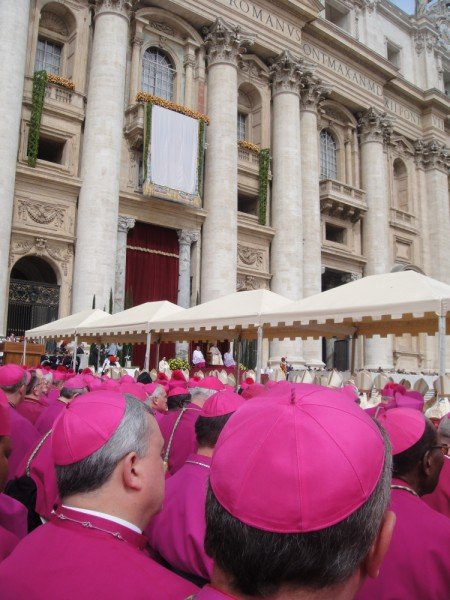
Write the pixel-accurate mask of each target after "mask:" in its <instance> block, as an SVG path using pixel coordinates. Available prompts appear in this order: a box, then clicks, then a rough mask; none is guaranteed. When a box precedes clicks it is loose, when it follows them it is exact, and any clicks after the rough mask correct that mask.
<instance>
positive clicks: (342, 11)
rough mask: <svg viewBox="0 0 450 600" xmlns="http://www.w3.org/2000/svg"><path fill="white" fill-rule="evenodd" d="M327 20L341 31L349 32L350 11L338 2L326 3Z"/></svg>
mask: <svg viewBox="0 0 450 600" xmlns="http://www.w3.org/2000/svg"><path fill="white" fill-rule="evenodd" d="M325 19H326V20H327V21H330V23H334V24H335V25H337V26H338V27H340V28H341V29H344V30H345V31H347V32H348V31H349V11H348V9H347V8H346V7H345V6H342V5H340V3H338V2H326V3H325Z"/></svg>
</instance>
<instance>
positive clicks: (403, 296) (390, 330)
mask: <svg viewBox="0 0 450 600" xmlns="http://www.w3.org/2000/svg"><path fill="white" fill-rule="evenodd" d="M449 311H450V285H447V284H445V283H442V282H440V281H437V280H436V279H432V278H430V277H426V276H425V275H422V274H420V273H417V272H415V271H402V272H397V273H386V274H382V275H371V276H368V277H363V278H362V279H358V280H357V281H353V282H351V283H347V284H345V285H342V286H339V287H337V288H334V289H332V290H328V291H326V292H322V293H321V294H316V295H314V296H310V297H308V298H304V299H303V300H299V301H297V302H293V303H291V304H289V305H288V306H284V307H282V308H281V310H277V311H274V312H273V313H271V314H267V315H266V323H267V330H268V332H269V335H270V337H279V338H283V337H286V336H289V337H309V336H308V330H309V329H310V328H311V329H314V328H316V327H317V328H321V327H322V328H323V329H324V330H325V331H329V332H331V331H332V330H333V328H334V327H341V326H347V327H349V328H351V329H353V330H354V332H355V334H357V335H364V336H365V337H372V336H374V335H380V336H382V337H385V336H387V335H389V334H394V335H403V334H405V333H409V334H411V335H418V334H419V333H426V334H428V335H434V334H436V333H438V334H439V373H440V374H441V375H443V374H444V373H445V335H446V331H447V326H448V325H449V324H450V316H449ZM320 335H325V336H327V337H329V336H330V333H322V334H320V333H318V334H316V335H314V336H313V337H319V336H320ZM331 335H333V334H331Z"/></svg>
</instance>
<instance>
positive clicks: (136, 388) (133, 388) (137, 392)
mask: <svg viewBox="0 0 450 600" xmlns="http://www.w3.org/2000/svg"><path fill="white" fill-rule="evenodd" d="M120 391H121V392H122V394H131V395H132V396H136V398H138V399H139V400H141V402H145V400H147V393H146V391H145V387H144V384H143V383H136V382H134V381H133V383H129V382H128V381H125V382H124V383H120Z"/></svg>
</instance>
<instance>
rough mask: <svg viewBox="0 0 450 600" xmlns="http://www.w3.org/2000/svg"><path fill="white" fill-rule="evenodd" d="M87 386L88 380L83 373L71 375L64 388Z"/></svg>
mask: <svg viewBox="0 0 450 600" xmlns="http://www.w3.org/2000/svg"><path fill="white" fill-rule="evenodd" d="M87 387H88V385H87V383H86V380H85V378H84V377H83V376H82V375H75V377H71V378H70V379H68V380H67V381H66V382H65V383H64V385H63V388H65V389H66V390H79V389H81V388H87Z"/></svg>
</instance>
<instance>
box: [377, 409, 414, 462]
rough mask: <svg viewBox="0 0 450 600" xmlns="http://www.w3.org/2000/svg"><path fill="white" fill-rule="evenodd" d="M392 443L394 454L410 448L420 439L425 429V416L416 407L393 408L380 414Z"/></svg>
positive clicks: (380, 420) (381, 422) (382, 423)
mask: <svg viewBox="0 0 450 600" xmlns="http://www.w3.org/2000/svg"><path fill="white" fill-rule="evenodd" d="M377 420H378V422H379V423H380V425H382V426H383V427H384V429H385V430H386V433H387V434H388V436H389V439H390V440H391V444H392V454H393V455H394V456H395V455H396V454H400V453H401V452H404V451H405V450H408V449H409V448H411V447H412V446H414V444H415V443H416V442H418V441H419V440H420V438H421V437H422V436H423V434H424V431H425V424H426V421H425V417H424V415H423V414H422V413H421V412H419V411H418V410H415V409H414V408H392V409H391V410H386V411H383V412H381V413H379V414H378V416H377Z"/></svg>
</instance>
